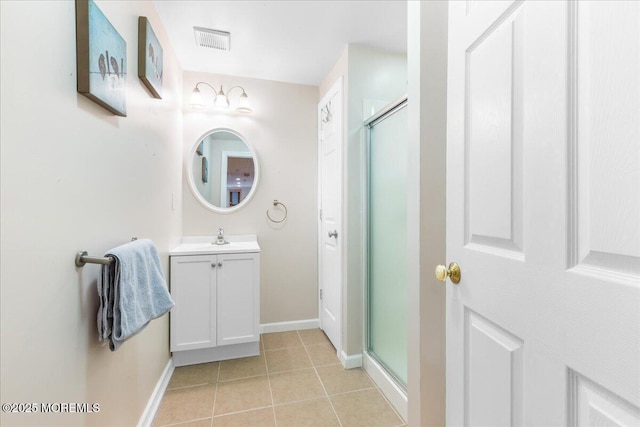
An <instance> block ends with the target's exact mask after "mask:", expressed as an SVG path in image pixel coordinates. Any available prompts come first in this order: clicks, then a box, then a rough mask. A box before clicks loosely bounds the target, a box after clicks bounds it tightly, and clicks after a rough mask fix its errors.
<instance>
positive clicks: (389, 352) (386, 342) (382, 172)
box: [367, 99, 408, 388]
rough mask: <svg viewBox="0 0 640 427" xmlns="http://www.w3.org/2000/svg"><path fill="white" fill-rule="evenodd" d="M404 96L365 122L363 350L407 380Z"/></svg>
mask: <svg viewBox="0 0 640 427" xmlns="http://www.w3.org/2000/svg"><path fill="white" fill-rule="evenodd" d="M406 105H407V104H406V99H405V100H404V101H402V102H400V103H399V104H397V105H395V106H394V107H392V108H390V109H389V110H388V111H387V112H386V113H384V114H382V115H381V116H380V117H378V118H377V119H374V120H373V121H370V122H368V123H367V126H368V128H369V131H368V135H369V137H368V156H367V157H368V187H369V188H368V215H367V216H368V218H367V225H368V230H367V252H368V254H367V255H368V256H367V258H368V259H367V264H368V265H367V351H368V353H369V355H370V356H371V357H373V358H374V359H375V360H376V361H377V362H378V363H379V364H380V365H382V367H383V368H384V369H385V370H386V371H387V372H388V373H389V374H391V376H392V377H394V378H395V379H396V381H397V382H398V383H399V385H401V386H403V387H404V388H406V384H407V268H406V243H407V138H408V135H407V108H405V107H406Z"/></svg>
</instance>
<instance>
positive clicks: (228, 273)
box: [217, 253, 260, 345]
mask: <svg viewBox="0 0 640 427" xmlns="http://www.w3.org/2000/svg"><path fill="white" fill-rule="evenodd" d="M218 263H219V264H222V265H221V266H220V267H218V269H217V270H218V281H217V284H218V345H226V344H239V343H245V342H253V341H258V339H259V334H258V316H259V309H258V304H259V291H258V285H259V275H260V265H259V263H260V261H259V257H258V254H255V253H249V254H228V255H218Z"/></svg>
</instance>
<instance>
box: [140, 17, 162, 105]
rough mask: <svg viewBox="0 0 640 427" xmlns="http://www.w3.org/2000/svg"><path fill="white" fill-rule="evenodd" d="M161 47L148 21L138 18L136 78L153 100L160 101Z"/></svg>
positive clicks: (144, 18)
mask: <svg viewBox="0 0 640 427" xmlns="http://www.w3.org/2000/svg"><path fill="white" fill-rule="evenodd" d="M162 59H163V53H162V45H161V44H160V42H159V41H158V38H157V37H156V33H155V32H154V31H153V28H152V27H151V24H150V23H149V20H148V19H147V18H146V17H145V16H140V17H138V77H139V78H140V80H142V82H143V83H144V85H145V86H146V87H147V89H149V92H151V94H152V95H153V96H154V98H158V99H162V96H161V95H160V92H161V91H162V74H163V64H162Z"/></svg>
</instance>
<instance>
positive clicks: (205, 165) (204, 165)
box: [202, 157, 209, 183]
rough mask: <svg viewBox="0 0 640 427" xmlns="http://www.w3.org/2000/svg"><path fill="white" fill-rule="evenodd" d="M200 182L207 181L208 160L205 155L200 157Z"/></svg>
mask: <svg viewBox="0 0 640 427" xmlns="http://www.w3.org/2000/svg"><path fill="white" fill-rule="evenodd" d="M202 182H204V183H207V182H209V160H207V158H206V157H202Z"/></svg>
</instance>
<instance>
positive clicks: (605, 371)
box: [446, 1, 640, 426]
mask: <svg viewBox="0 0 640 427" xmlns="http://www.w3.org/2000/svg"><path fill="white" fill-rule="evenodd" d="M449 43H450V45H449V72H448V73H449V74H448V77H449V83H448V85H449V87H448V91H449V95H448V143H447V144H448V147H447V262H449V261H456V262H457V263H458V264H459V265H460V267H461V271H462V280H461V281H460V283H459V284H458V285H454V284H452V283H451V282H449V283H447V284H446V286H447V307H446V308H447V368H446V369H447V424H448V425H449V426H461V425H465V426H502V425H526V426H559V425H562V426H604V425H606V426H638V425H640V409H639V407H640V189H639V187H640V2H636V1H628V2H614V1H603V2H598V1H579V2H565V1H515V2H506V1H496V2H485V1H466V2H461V1H460V2H457V1H454V2H450V9H449Z"/></svg>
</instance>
